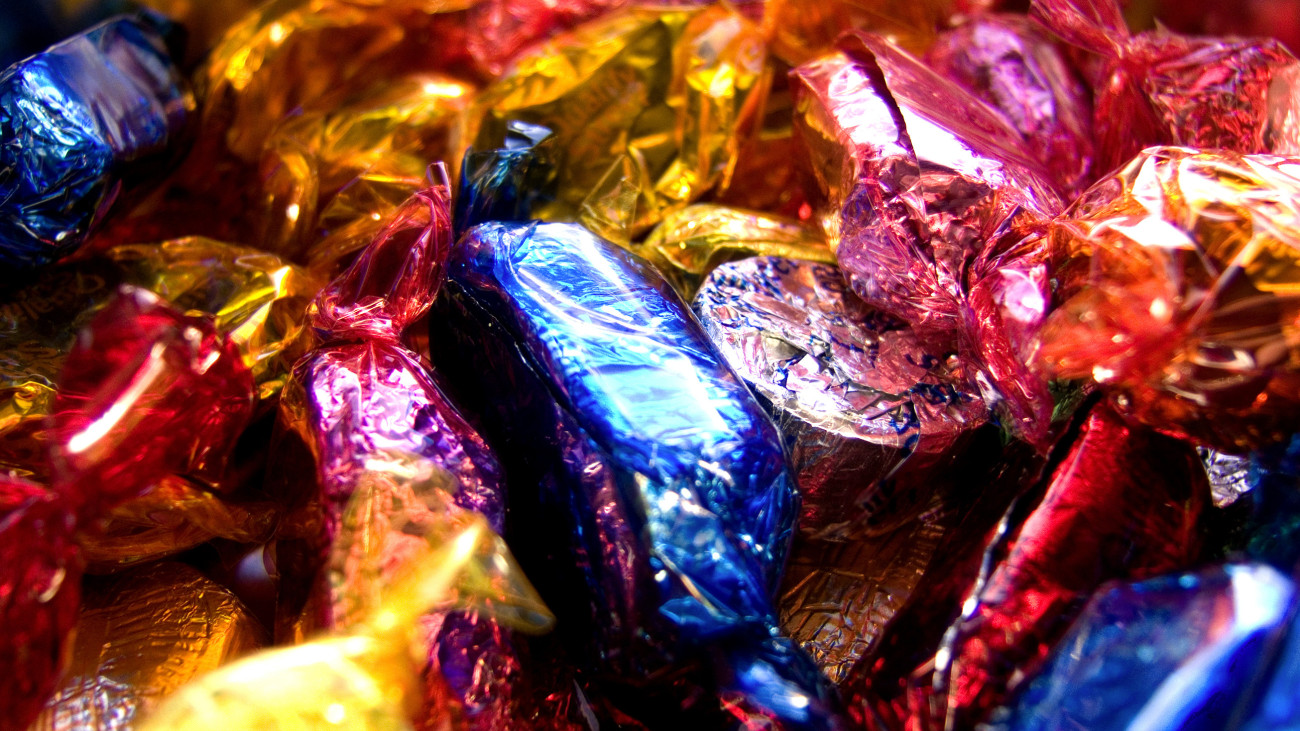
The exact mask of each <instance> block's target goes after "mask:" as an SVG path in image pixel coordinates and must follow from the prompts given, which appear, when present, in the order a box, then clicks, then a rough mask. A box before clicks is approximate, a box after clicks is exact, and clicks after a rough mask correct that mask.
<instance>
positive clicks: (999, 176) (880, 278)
mask: <svg viewBox="0 0 1300 731" xmlns="http://www.w3.org/2000/svg"><path fill="white" fill-rule="evenodd" d="M840 47H841V49H843V50H842V51H840V52H837V53H835V54H833V55H829V56H825V57H823V58H820V59H818V60H816V61H812V62H810V63H808V64H805V65H803V66H801V67H799V68H797V69H796V70H795V71H794V74H795V76H794V79H795V83H796V90H795V98H796V113H795V124H796V127H797V128H798V130H799V132H800V135H801V136H802V138H803V140H804V142H805V144H806V146H807V148H808V151H809V153H810V156H811V161H812V167H813V172H814V173H815V177H816V181H817V183H818V185H819V186H820V188H821V191H822V193H823V196H824V198H825V200H826V204H825V205H824V206H822V208H821V210H820V211H819V214H818V215H819V216H820V219H821V222H822V224H823V228H824V229H825V230H826V232H827V237H828V240H829V242H830V244H831V247H832V248H833V249H834V250H835V252H836V255H837V257H838V259H839V264H840V267H841V269H842V270H843V271H844V274H845V276H846V277H847V279H848V281H849V283H850V285H851V286H852V288H853V290H854V292H855V293H857V294H858V295H859V296H860V297H862V298H863V299H864V300H865V301H866V303H867V304H869V305H871V306H873V307H876V308H878V309H880V310H883V311H885V312H888V313H890V314H892V315H894V316H896V317H899V318H901V319H903V320H904V321H905V322H907V323H908V324H909V325H911V326H912V327H913V328H914V329H915V330H916V332H917V334H918V336H919V337H920V338H921V339H922V341H925V342H934V343H937V344H938V345H939V346H940V347H943V346H951V345H954V344H956V345H958V346H959V350H960V352H961V353H962V355H963V356H965V357H967V358H968V359H969V361H970V363H971V367H972V369H973V370H974V371H975V372H976V373H978V374H979V378H978V382H979V383H980V387H981V390H982V391H983V392H984V395H985V399H986V400H987V401H989V402H990V404H991V405H993V406H995V407H997V409H998V411H999V415H1000V417H1001V421H1002V422H1003V424H1004V426H1006V427H1007V428H1008V429H1010V430H1011V431H1012V432H1014V433H1016V434H1018V435H1021V436H1023V437H1025V438H1026V439H1028V440H1029V441H1031V442H1033V443H1036V444H1039V445H1040V446H1045V445H1046V444H1047V441H1048V440H1047V431H1048V424H1049V422H1050V415H1051V408H1052V401H1051V397H1050V395H1049V394H1048V393H1047V388H1046V384H1045V383H1043V382H1041V381H1040V380H1039V378H1037V377H1036V376H1035V375H1034V374H1032V373H1030V372H1029V369H1028V368H1027V367H1026V366H1025V365H1024V364H1023V362H1022V359H1021V357H1020V355H1019V353H1018V348H1017V347H1016V346H1018V345H1020V344H1021V343H1023V342H1024V341H1026V340H1027V339H1028V337H1029V336H1030V335H1031V334H1032V333H1033V332H1034V331H1035V330H1036V329H1037V327H1038V325H1039V324H1040V322H1041V320H1042V317H1043V315H1044V314H1045V310H1046V299H1047V295H1046V291H1047V287H1048V277H1047V273H1046V269H1045V262H1044V261H1043V260H1044V259H1045V258H1046V257H1045V251H1044V250H1045V247H1044V246H1041V245H1040V244H1039V243H1038V242H1039V241H1040V240H1041V235H1042V234H1043V233H1044V232H1045V231H1046V229H1047V226H1048V224H1049V223H1050V221H1051V218H1052V216H1053V215H1054V214H1055V213H1057V212H1058V211H1059V210H1060V208H1061V200H1060V197H1059V196H1058V195H1057V193H1056V191H1055V190H1054V188H1053V186H1052V184H1051V183H1050V182H1048V181H1049V180H1050V178H1049V177H1048V176H1047V174H1046V173H1045V172H1044V171H1043V170H1042V169H1041V166H1040V165H1039V164H1038V163H1036V162H1034V161H1031V160H1030V159H1029V158H1027V157H1025V156H1024V155H1023V154H1022V152H1021V150H1022V148H1023V147H1024V141H1023V139H1022V138H1021V136H1020V134H1019V133H1018V132H1016V131H1015V130H1014V129H1013V128H1011V127H1010V126H1008V125H1007V123H1006V122H1005V121H1004V120H1003V119H1002V118H1001V117H1000V116H999V115H998V114H997V113H995V112H993V111H992V110H991V109H990V108H989V107H988V106H987V105H985V104H984V103H982V102H980V101H979V100H977V99H975V98H974V97H973V96H971V95H970V94H969V93H968V92H966V91H964V90H963V89H961V88H960V87H958V86H956V85H955V84H953V83H952V82H950V81H947V80H946V79H943V78H942V77H940V76H938V75H937V74H935V73H934V72H933V71H930V70H929V69H927V68H926V67H925V66H924V65H923V64H921V62H920V61H918V60H917V59H915V58H913V57H911V56H909V55H907V54H906V53H905V52H903V51H902V50H900V49H898V48H897V47H895V46H892V45H890V44H888V43H886V42H884V41H882V40H880V39H878V38H874V37H871V36H868V35H865V34H850V35H847V36H845V37H844V38H843V39H842V40H841V42H840Z"/></svg>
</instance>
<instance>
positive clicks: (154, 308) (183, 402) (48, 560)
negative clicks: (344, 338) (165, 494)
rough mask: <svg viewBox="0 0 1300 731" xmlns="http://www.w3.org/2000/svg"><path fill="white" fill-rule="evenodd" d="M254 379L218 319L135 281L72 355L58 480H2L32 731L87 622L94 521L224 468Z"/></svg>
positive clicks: (7, 703) (8, 596)
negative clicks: (170, 479) (87, 533)
mask: <svg viewBox="0 0 1300 731" xmlns="http://www.w3.org/2000/svg"><path fill="white" fill-rule="evenodd" d="M252 409H253V380H252V377H251V376H250V375H249V373H248V369H247V368H246V367H245V366H244V363H243V360H242V359H241V358H240V355H239V352H238V350H237V349H236V348H235V347H234V345H232V344H230V343H229V342H227V341H226V340H225V339H224V338H223V337H221V336H220V335H218V334H217V332H216V331H215V329H214V328H213V327H212V325H211V323H210V322H209V321H207V320H205V319H202V318H197V317H189V316H185V315H182V314H181V313H179V312H177V311H176V310H174V309H172V308H170V307H169V306H167V305H166V304H165V303H163V302H162V301H160V300H159V299H158V298H157V297H156V296H154V295H151V294H149V293H148V292H145V291H143V290H139V289H124V290H123V291H122V294H121V295H120V296H119V297H118V298H117V299H115V300H114V301H113V302H112V303H110V304H109V306H108V307H106V308H105V309H104V310H102V311H101V312H100V313H99V315H97V316H96V318H95V319H94V320H93V321H92V322H91V324H90V326H89V328H88V329H87V330H85V331H83V334H82V335H81V336H80V337H79V338H78V343H77V346H76V347H75V348H74V349H73V351H72V352H71V353H70V354H69V355H68V358H67V361H66V362H65V363H64V366H63V371H62V375H61V377H60V379H59V393H58V396H57V397H56V398H55V401H54V409H53V413H52V416H51V417H50V419H51V438H50V442H49V444H50V447H49V450H50V451H49V457H50V465H51V477H52V479H51V486H50V487H49V488H44V487H38V486H37V485H35V484H33V483H31V482H27V481H25V480H23V479H21V478H16V477H6V478H5V479H4V480H3V481H0V510H2V511H3V519H2V520H0V528H2V529H0V556H3V561H0V617H2V618H3V621H4V624H5V626H6V627H9V628H10V629H9V631H7V632H6V633H5V634H4V637H3V639H0V668H2V670H3V674H4V676H5V677H7V678H10V682H9V683H7V684H6V685H5V693H4V695H3V697H0V701H3V705H4V707H5V708H6V709H8V712H7V713H6V714H5V717H4V718H3V719H0V727H3V728H5V729H25V728H26V727H27V724H28V723H30V722H31V721H32V719H33V718H34V716H35V715H36V713H37V712H39V711H40V708H41V706H42V705H43V704H44V702H45V700H46V698H47V697H48V696H49V694H50V693H51V692H52V691H53V690H54V689H55V687H56V685H55V684H56V682H57V679H58V677H59V673H60V671H61V664H62V661H63V658H64V653H63V649H62V648H63V647H64V644H65V642H66V639H67V633H68V631H69V630H70V629H71V627H72V625H73V623H74V622H75V620H76V613H77V605H78V595H79V593H80V583H81V582H80V575H81V569H82V557H81V554H80V551H79V548H78V546H77V540H78V535H79V533H80V532H81V531H84V530H86V529H87V528H91V527H93V526H94V523H95V521H97V520H98V519H99V518H101V517H102V516H104V515H105V514H106V513H107V512H108V511H109V510H110V509H111V508H113V507H114V506H116V505H119V504H121V503H124V502H126V501H129V500H130V499H132V498H133V497H135V496H137V495H139V494H141V493H143V492H145V491H147V490H148V489H149V488H150V487H152V486H153V485H155V484H157V482H158V481H159V480H161V479H162V478H163V477H164V476H166V475H169V474H192V475H195V476H196V477H198V478H200V479H203V478H204V477H209V476H211V475H214V474H220V473H221V472H222V470H223V466H224V462H225V461H226V459H227V457H228V454H229V451H230V448H231V446H232V445H233V443H234V441H235V438H236V437H237V435H238V434H239V433H240V432H241V431H242V430H243V428H244V427H245V426H246V424H247V422H248V419H249V418H250V416H251V414H252Z"/></svg>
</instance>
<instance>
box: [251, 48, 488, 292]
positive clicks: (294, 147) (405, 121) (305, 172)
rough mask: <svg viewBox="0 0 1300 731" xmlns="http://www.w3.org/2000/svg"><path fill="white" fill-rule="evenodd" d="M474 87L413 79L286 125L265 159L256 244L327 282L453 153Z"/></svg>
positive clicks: (425, 77) (432, 77) (437, 79)
mask: <svg viewBox="0 0 1300 731" xmlns="http://www.w3.org/2000/svg"><path fill="white" fill-rule="evenodd" d="M473 92H474V88H473V87H472V86H470V85H468V84H465V83H463V82H459V81H456V80H455V79H453V78H451V77H448V76H441V75H436V74H417V75H413V76H405V77H402V78H399V79H395V80H392V81H391V82H390V83H389V84H387V85H385V86H384V87H383V88H382V89H380V90H379V91H377V92H376V93H374V94H372V95H369V96H365V97H363V98H361V99H358V100H356V101H355V102H354V103H352V104H349V105H348V106H345V107H341V108H339V109H335V110H331V111H329V112H323V113H316V114H306V115H303V116H300V117H296V118H294V119H292V120H290V121H288V122H286V123H285V124H283V125H282V126H281V127H280V128H279V129H278V130H276V132H275V134H274V135H272V137H271V139H270V140H269V141H268V143H267V146H266V150H265V152H264V153H263V156H262V161H261V176H260V179H261V181H262V186H263V196H262V200H261V204H262V210H261V211H260V213H259V214H258V215H259V217H260V218H261V220H263V221H264V222H265V231H264V234H263V236H261V237H260V241H261V243H260V244H259V245H260V246H261V247H263V248H266V249H270V250H273V251H277V252H280V253H282V254H284V255H285V256H287V257H289V258H293V259H295V260H301V261H305V262H307V263H308V264H309V266H310V267H311V268H312V269H313V270H315V271H319V272H322V273H323V274H325V275H326V276H328V275H330V274H332V273H334V269H335V268H336V264H337V263H338V262H339V261H341V260H342V259H344V257H346V256H347V255H349V254H351V253H353V252H355V251H357V250H358V249H360V248H362V247H364V246H365V245H366V244H367V243H369V242H370V240H371V239H372V238H373V237H374V235H375V234H376V233H378V231H379V229H380V228H381V227H382V225H383V223H384V222H385V221H387V219H388V217H389V214H390V213H391V212H392V211H393V210H395V209H396V208H397V206H398V205H400V204H401V203H402V202H403V201H405V200H406V199H407V198H409V197H410V196H411V195H412V194H414V193H415V192H416V191H417V190H419V189H421V188H424V187H425V186H427V185H428V182H427V180H428V175H427V174H428V169H429V165H430V163H431V162H433V161H436V160H444V159H448V158H451V157H454V155H453V154H452V152H453V150H452V146H451V145H452V143H451V139H450V138H451V134H452V131H453V129H454V128H455V125H456V123H457V122H458V121H459V118H460V115H461V114H462V113H463V112H464V110H465V109H466V108H467V107H468V106H469V103H470V100H471V98H472V94H473Z"/></svg>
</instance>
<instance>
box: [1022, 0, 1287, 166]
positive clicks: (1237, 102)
mask: <svg viewBox="0 0 1300 731" xmlns="http://www.w3.org/2000/svg"><path fill="white" fill-rule="evenodd" d="M1031 12H1032V14H1033V16H1034V17H1035V18H1037V19H1038V20H1039V22H1041V23H1042V24H1043V25H1045V26H1046V27H1047V28H1048V29H1050V30H1052V31H1053V32H1055V33H1056V34H1057V35H1059V36H1060V37H1061V38H1062V39H1064V40H1065V41H1066V42H1067V43H1070V44H1072V45H1074V46H1077V47H1079V48H1081V49H1083V50H1085V51H1088V52H1090V53H1093V54H1096V55H1097V57H1098V59H1097V61H1096V63H1095V64H1093V65H1092V68H1091V69H1090V73H1089V76H1090V81H1091V82H1092V87H1093V91H1094V93H1095V95H1096V98H1095V100H1094V104H1095V108H1094V114H1095V117H1094V118H1095V127H1096V132H1097V165H1096V172H1097V173H1099V174H1105V173H1107V172H1108V171H1111V170H1114V169H1115V168H1117V167H1119V166H1120V165H1123V164H1124V163H1125V162H1127V161H1128V160H1129V159H1130V158H1132V157H1133V156H1134V155H1136V154H1137V153H1138V152H1139V151H1140V150H1142V148H1144V147H1150V146H1152V145H1186V146H1188V147H1198V148H1218V149H1225V150H1232V151H1233V152H1240V153H1246V154H1255V153H1265V152H1270V153H1277V154H1281V155H1290V154H1296V153H1300V94H1297V93H1296V84H1297V83H1300V61H1297V60H1296V57H1295V56H1293V55H1291V52H1290V51H1288V50H1287V49H1286V46H1283V45H1282V44H1281V43H1279V42H1278V41H1276V40H1273V39H1271V38H1250V39H1237V38H1196V37H1192V36H1184V35H1178V34H1176V33H1170V32H1168V31H1165V30H1160V29H1157V30H1154V31H1147V32H1144V33H1138V34H1132V33H1130V32H1129V30H1128V26H1127V25H1125V23H1124V16H1123V14H1122V13H1121V12H1120V6H1119V3H1118V2H1117V0H1033V3H1032V8H1031Z"/></svg>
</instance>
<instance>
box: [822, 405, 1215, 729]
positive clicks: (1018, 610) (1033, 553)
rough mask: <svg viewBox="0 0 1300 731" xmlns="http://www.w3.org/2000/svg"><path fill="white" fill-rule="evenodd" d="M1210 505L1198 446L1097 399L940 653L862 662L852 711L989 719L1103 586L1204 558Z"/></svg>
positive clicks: (991, 560)
mask: <svg viewBox="0 0 1300 731" xmlns="http://www.w3.org/2000/svg"><path fill="white" fill-rule="evenodd" d="M1209 502H1210V493H1209V486H1208V484H1207V482H1206V479H1205V471H1204V469H1203V468H1202V466H1201V464H1200V461H1199V458H1198V457H1197V455H1196V452H1195V450H1194V449H1192V448H1191V447H1190V446H1189V445H1187V444H1186V443H1183V442H1179V441H1177V440H1174V439H1170V438H1169V437H1165V436H1162V435H1160V434H1157V433H1156V432H1154V431H1152V430H1150V429H1147V428H1145V427H1141V426H1136V427H1134V426H1129V425H1128V424H1126V423H1125V422H1124V420H1123V419H1121V418H1120V417H1119V416H1118V415H1117V414H1115V413H1114V412H1113V411H1112V410H1111V409H1110V408H1109V407H1108V406H1107V405H1106V404H1105V403H1099V404H1097V405H1096V406H1094V407H1093V408H1092V409H1091V411H1090V413H1088V414H1087V416H1086V418H1084V419H1083V422H1082V424H1081V427H1080V431H1079V433H1078V435H1077V437H1076V438H1075V439H1074V441H1073V443H1072V444H1071V445H1070V447H1069V451H1068V453H1066V454H1065V455H1064V456H1063V458H1062V459H1061V460H1060V461H1059V463H1057V465H1056V467H1055V470H1054V472H1053V473H1052V475H1051V477H1050V479H1049V480H1047V481H1046V483H1045V484H1044V485H1042V486H1041V487H1039V488H1038V489H1036V490H1032V491H1030V492H1029V493H1026V494H1024V495H1022V496H1021V497H1020V498H1018V499H1017V501H1016V503H1015V504H1013V506H1012V507H1011V509H1010V510H1009V511H1008V513H1007V515H1006V517H1005V518H1004V519H1003V522H1002V523H1001V525H1000V526H999V527H998V529H997V530H996V531H995V532H994V533H993V535H992V537H991V541H990V544H989V547H988V549H987V551H986V555H985V558H984V568H982V569H981V571H980V573H979V576H978V577H977V578H976V579H975V580H974V581H973V582H972V584H971V586H970V589H969V591H968V593H967V594H966V598H965V601H964V602H963V604H962V608H961V611H960V615H959V616H958V617H957V618H956V620H955V621H954V622H953V623H952V624H951V626H950V627H949V628H948V629H947V631H946V632H943V633H942V634H943V637H942V640H941V641H939V642H938V644H937V647H935V649H934V650H933V654H932V656H931V657H929V658H928V659H926V660H925V661H924V662H922V663H921V664H920V665H919V666H917V667H916V668H915V670H912V671H911V672H908V671H906V670H904V671H903V672H902V674H901V675H900V674H899V670H901V668H897V667H894V668H890V667H889V665H888V663H877V664H874V665H867V664H860V665H859V666H858V667H857V668H855V669H854V672H853V674H852V675H851V676H850V677H849V679H848V680H847V685H846V689H847V690H848V692H849V693H850V695H851V698H852V701H853V709H854V711H855V712H856V713H858V714H859V718H871V719H874V720H875V721H876V722H877V723H880V722H883V725H884V726H885V727H887V728H903V727H907V728H918V729H931V728H934V729H938V728H945V727H955V728H973V727H974V726H975V725H976V724H978V723H980V722H982V721H986V720H987V719H988V714H989V712H990V711H992V710H993V709H994V708H996V707H997V705H998V704H999V703H1000V702H1001V701H1003V700H1004V699H1005V697H1006V693H1007V691H1008V689H1009V688H1011V687H1012V686H1013V685H1014V684H1015V683H1016V682H1019V680H1023V678H1024V677H1025V676H1026V675H1027V674H1031V673H1032V672H1033V671H1034V670H1035V669H1036V668H1037V666H1038V665H1039V664H1040V663H1041V662H1042V660H1043V658H1044V657H1046V655H1047V653H1048V651H1049V650H1050V649H1051V647H1052V645H1053V643H1054V642H1055V641H1056V640H1057V639H1058V638H1059V637H1060V636H1061V635H1062V634H1063V633H1064V632H1065V630H1066V629H1068V627H1069V624H1070V622H1071V621H1072V619H1073V618H1074V616H1075V615H1076V614H1077V612H1078V610H1079V609H1080V608H1082V606H1083V603H1084V602H1085V601H1086V600H1087V599H1088V597H1089V596H1090V595H1091V594H1092V592H1093V591H1094V590H1096V589H1097V587H1099V586H1100V585H1101V584H1103V583H1104V582H1106V581H1108V580H1111V579H1142V578H1148V577H1151V576H1155V575H1158V574H1160V573H1164V572H1169V571H1175V570H1179V569H1183V568H1186V567H1188V566H1190V565H1191V564H1192V563H1193V562H1194V561H1196V560H1197V559H1198V557H1199V552H1200V528H1201V526H1200V524H1199V521H1200V516H1201V515H1202V513H1203V512H1204V511H1205V510H1206V509H1207V507H1208V505H1209ZM920 600H921V601H925V600H926V597H924V596H921V597H920ZM886 631H887V632H888V631H889V630H888V629H887V630H886ZM934 639H935V637H933V636H932V637H931V638H930V641H931V642H933V641H934ZM932 647H934V645H932Z"/></svg>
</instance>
